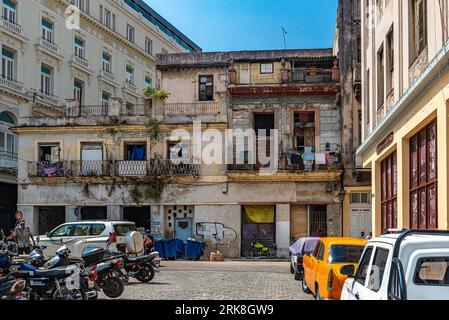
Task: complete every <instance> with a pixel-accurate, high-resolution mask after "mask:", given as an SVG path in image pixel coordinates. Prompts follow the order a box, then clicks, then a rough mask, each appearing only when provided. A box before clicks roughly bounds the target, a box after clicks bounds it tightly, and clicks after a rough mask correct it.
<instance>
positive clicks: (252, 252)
mask: <svg viewBox="0 0 449 320" xmlns="http://www.w3.org/2000/svg"><path fill="white" fill-rule="evenodd" d="M246 257H247V258H248V259H253V258H254V251H253V250H252V249H249V251H248V254H247V255H246Z"/></svg>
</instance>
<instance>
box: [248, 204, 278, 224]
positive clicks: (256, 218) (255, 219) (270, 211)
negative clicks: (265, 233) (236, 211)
mask: <svg viewBox="0 0 449 320" xmlns="http://www.w3.org/2000/svg"><path fill="white" fill-rule="evenodd" d="M244 208H245V215H246V221H247V222H248V223H274V213H275V208H274V206H245V207H244Z"/></svg>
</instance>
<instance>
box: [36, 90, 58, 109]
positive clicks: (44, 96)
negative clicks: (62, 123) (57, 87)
mask: <svg viewBox="0 0 449 320" xmlns="http://www.w3.org/2000/svg"><path fill="white" fill-rule="evenodd" d="M38 98H39V99H40V100H41V101H43V102H45V103H50V104H53V105H57V106H59V97H57V96H54V95H52V94H50V93H45V92H39V94H38Z"/></svg>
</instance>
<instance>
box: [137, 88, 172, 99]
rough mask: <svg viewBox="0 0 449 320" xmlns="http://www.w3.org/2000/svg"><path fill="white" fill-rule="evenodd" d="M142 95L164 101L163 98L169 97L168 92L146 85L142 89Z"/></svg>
mask: <svg viewBox="0 0 449 320" xmlns="http://www.w3.org/2000/svg"><path fill="white" fill-rule="evenodd" d="M143 95H144V96H145V97H147V98H150V99H159V100H161V101H162V102H165V100H167V99H168V97H170V92H168V91H166V90H162V89H156V88H154V87H147V88H146V89H145V90H144V91H143Z"/></svg>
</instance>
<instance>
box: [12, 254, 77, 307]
mask: <svg viewBox="0 0 449 320" xmlns="http://www.w3.org/2000/svg"><path fill="white" fill-rule="evenodd" d="M10 270H11V272H10V273H9V274H8V275H7V276H6V278H5V282H8V281H13V280H21V279H22V280H25V281H26V285H27V288H28V289H29V293H28V297H29V299H31V300H41V299H55V300H81V299H82V297H83V296H82V293H81V291H80V289H79V288H80V269H79V267H78V266H77V265H72V266H68V267H63V268H56V269H52V270H41V269H38V268H36V267H35V266H33V265H31V264H29V263H26V262H18V263H17V262H12V263H11V268H10Z"/></svg>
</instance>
